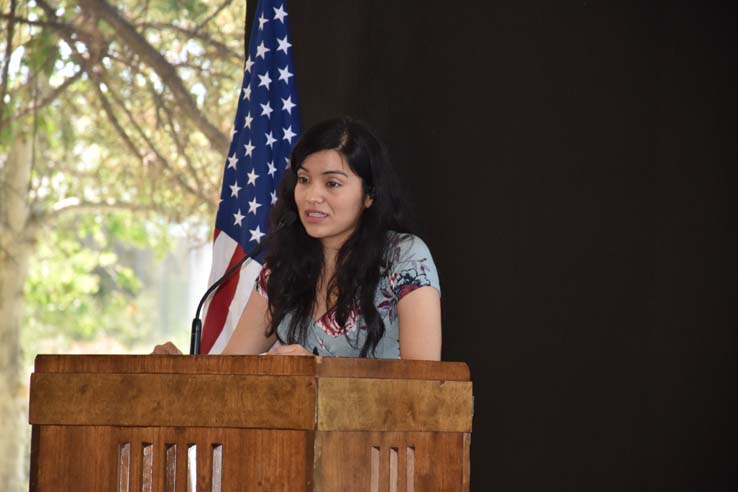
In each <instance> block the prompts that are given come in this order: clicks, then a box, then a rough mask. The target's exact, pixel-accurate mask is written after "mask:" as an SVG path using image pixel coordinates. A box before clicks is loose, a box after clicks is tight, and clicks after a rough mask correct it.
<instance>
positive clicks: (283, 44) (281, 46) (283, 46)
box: [277, 36, 292, 55]
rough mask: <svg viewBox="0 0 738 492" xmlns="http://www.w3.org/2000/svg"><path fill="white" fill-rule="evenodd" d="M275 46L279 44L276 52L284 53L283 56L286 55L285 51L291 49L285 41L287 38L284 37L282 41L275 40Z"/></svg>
mask: <svg viewBox="0 0 738 492" xmlns="http://www.w3.org/2000/svg"><path fill="white" fill-rule="evenodd" d="M277 44H279V47H278V48H277V51H284V54H285V55H286V54H287V50H288V49H290V48H291V47H292V45H291V44H290V42H289V41H287V36H285V37H284V38H282V39H279V38H277Z"/></svg>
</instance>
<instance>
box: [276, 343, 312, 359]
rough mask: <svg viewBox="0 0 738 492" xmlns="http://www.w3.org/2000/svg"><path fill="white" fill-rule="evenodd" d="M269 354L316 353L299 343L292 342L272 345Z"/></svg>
mask: <svg viewBox="0 0 738 492" xmlns="http://www.w3.org/2000/svg"><path fill="white" fill-rule="evenodd" d="M267 355H310V356H312V355H314V354H311V353H310V352H308V351H307V350H305V347H303V346H302V345H299V344H296V343H295V344H292V345H279V346H277V347H272V349H271V350H270V351H269V352H268V353H267Z"/></svg>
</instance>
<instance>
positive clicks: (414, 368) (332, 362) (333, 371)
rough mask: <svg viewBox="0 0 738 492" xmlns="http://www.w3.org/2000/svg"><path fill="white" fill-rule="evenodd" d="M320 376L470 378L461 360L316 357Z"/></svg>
mask: <svg viewBox="0 0 738 492" xmlns="http://www.w3.org/2000/svg"><path fill="white" fill-rule="evenodd" d="M316 363H317V366H316V370H317V374H318V376H320V377H337V378H340V377H344V378H345V377H360V378H375V379H427V380H439V381H469V380H470V376H469V366H467V365H466V364H465V363H463V362H434V361H426V360H395V359H349V358H342V357H317V358H316Z"/></svg>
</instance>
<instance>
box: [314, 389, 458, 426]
mask: <svg viewBox="0 0 738 492" xmlns="http://www.w3.org/2000/svg"><path fill="white" fill-rule="evenodd" d="M471 424H472V386H471V383H467V382H460V381H445V382H441V381H422V380H404V379H401V380H389V379H364V378H353V379H349V378H326V377H322V378H320V380H319V383H318V427H317V429H318V430H321V431H338V430H346V431H351V430H368V431H408V432H409V431H441V432H470V431H471Z"/></svg>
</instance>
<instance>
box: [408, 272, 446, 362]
mask: <svg viewBox="0 0 738 492" xmlns="http://www.w3.org/2000/svg"><path fill="white" fill-rule="evenodd" d="M397 317H398V321H399V324H400V358H402V359H419V360H441V296H440V294H439V293H438V291H437V290H436V289H434V288H433V287H430V286H426V287H421V288H419V289H415V290H414V291H412V292H410V293H409V294H406V295H405V296H404V297H403V298H402V299H400V302H398V303H397Z"/></svg>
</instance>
